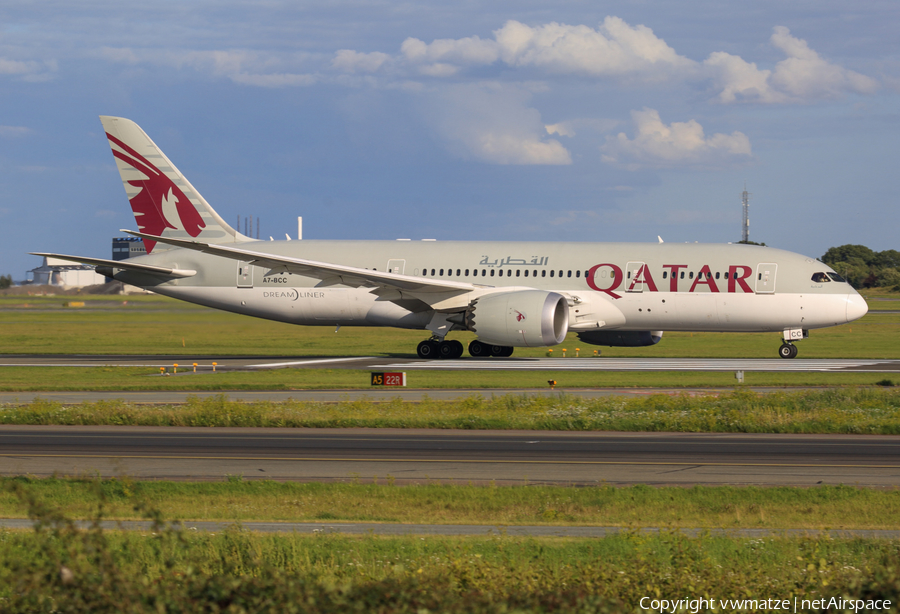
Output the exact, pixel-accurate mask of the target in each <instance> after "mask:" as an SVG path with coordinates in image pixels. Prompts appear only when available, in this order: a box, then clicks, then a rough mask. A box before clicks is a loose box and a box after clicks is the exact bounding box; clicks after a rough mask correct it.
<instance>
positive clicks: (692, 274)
mask: <svg viewBox="0 0 900 614" xmlns="http://www.w3.org/2000/svg"><path fill="white" fill-rule="evenodd" d="M688 277H689V278H690V279H694V272H693V271H691V274H690V275H688Z"/></svg>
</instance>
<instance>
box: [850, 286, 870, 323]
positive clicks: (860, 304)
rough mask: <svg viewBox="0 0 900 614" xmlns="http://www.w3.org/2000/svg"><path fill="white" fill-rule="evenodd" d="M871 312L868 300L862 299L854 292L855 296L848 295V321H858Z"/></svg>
mask: <svg viewBox="0 0 900 614" xmlns="http://www.w3.org/2000/svg"><path fill="white" fill-rule="evenodd" d="M868 312H869V306H868V305H867V304H866V299H864V298H863V297H861V296H860V295H859V294H858V293H856V292H854V293H853V294H848V295H847V321H848V322H852V321H853V320H858V319H860V318H861V317H863V316H864V315H866V314H867V313H868Z"/></svg>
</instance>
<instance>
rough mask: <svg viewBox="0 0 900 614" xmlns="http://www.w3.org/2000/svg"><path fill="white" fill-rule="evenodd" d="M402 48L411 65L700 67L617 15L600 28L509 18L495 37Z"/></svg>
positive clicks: (651, 70)
mask: <svg viewBox="0 0 900 614" xmlns="http://www.w3.org/2000/svg"><path fill="white" fill-rule="evenodd" d="M400 51H401V54H402V56H403V58H404V59H405V60H406V61H407V62H409V63H411V64H432V65H434V64H449V65H452V66H457V67H463V66H470V65H488V64H493V63H494V62H497V61H498V60H500V61H502V62H504V63H505V64H507V65H509V66H529V67H536V68H539V69H542V70H544V71H546V72H548V73H553V74H559V73H566V74H568V73H580V74H586V75H593V76H610V75H625V74H655V75H656V76H663V75H667V74H668V73H669V71H671V70H673V69H689V68H693V67H695V66H696V63H695V62H693V61H692V60H689V59H687V58H684V57H682V56H680V55H678V54H677V53H675V50H674V49H672V48H671V47H669V46H668V45H667V44H666V43H665V42H664V41H663V40H662V39H660V38H658V37H657V36H656V35H655V34H653V30H651V29H650V28H648V27H646V26H643V25H638V26H634V27H632V26H629V25H628V24H627V23H625V21H623V20H622V19H620V18H618V17H607V18H606V19H604V20H603V23H602V24H601V25H600V26H599V27H598V28H597V29H594V28H591V27H590V26H584V25H578V26H570V25H567V24H560V23H556V22H552V23H548V24H544V25H540V26H537V27H531V26H527V25H525V24H523V23H520V22H518V21H515V20H510V21H507V22H506V24H504V26H503V27H502V28H500V29H498V30H495V31H494V39H493V40H490V39H481V38H479V37H477V36H472V37H468V38H461V39H438V40H435V41H433V42H431V43H425V42H423V41H421V40H419V39H416V38H408V39H406V40H405V41H404V42H403V45H402V46H401V48H400ZM446 74H453V73H451V72H450V71H446Z"/></svg>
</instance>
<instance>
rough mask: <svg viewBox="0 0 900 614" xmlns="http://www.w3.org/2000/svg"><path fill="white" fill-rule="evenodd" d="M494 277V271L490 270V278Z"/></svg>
mask: <svg viewBox="0 0 900 614" xmlns="http://www.w3.org/2000/svg"><path fill="white" fill-rule="evenodd" d="M493 276H494V269H491V277H493Z"/></svg>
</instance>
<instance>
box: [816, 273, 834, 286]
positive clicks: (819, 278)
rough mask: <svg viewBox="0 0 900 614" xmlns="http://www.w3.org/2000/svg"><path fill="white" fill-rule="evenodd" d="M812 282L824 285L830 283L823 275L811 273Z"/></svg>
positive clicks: (826, 276)
mask: <svg viewBox="0 0 900 614" xmlns="http://www.w3.org/2000/svg"><path fill="white" fill-rule="evenodd" d="M812 280H813V281H814V282H816V283H817V284H824V283H825V282H830V281H831V280H830V279H829V278H828V275H826V274H825V273H813V276H812Z"/></svg>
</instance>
